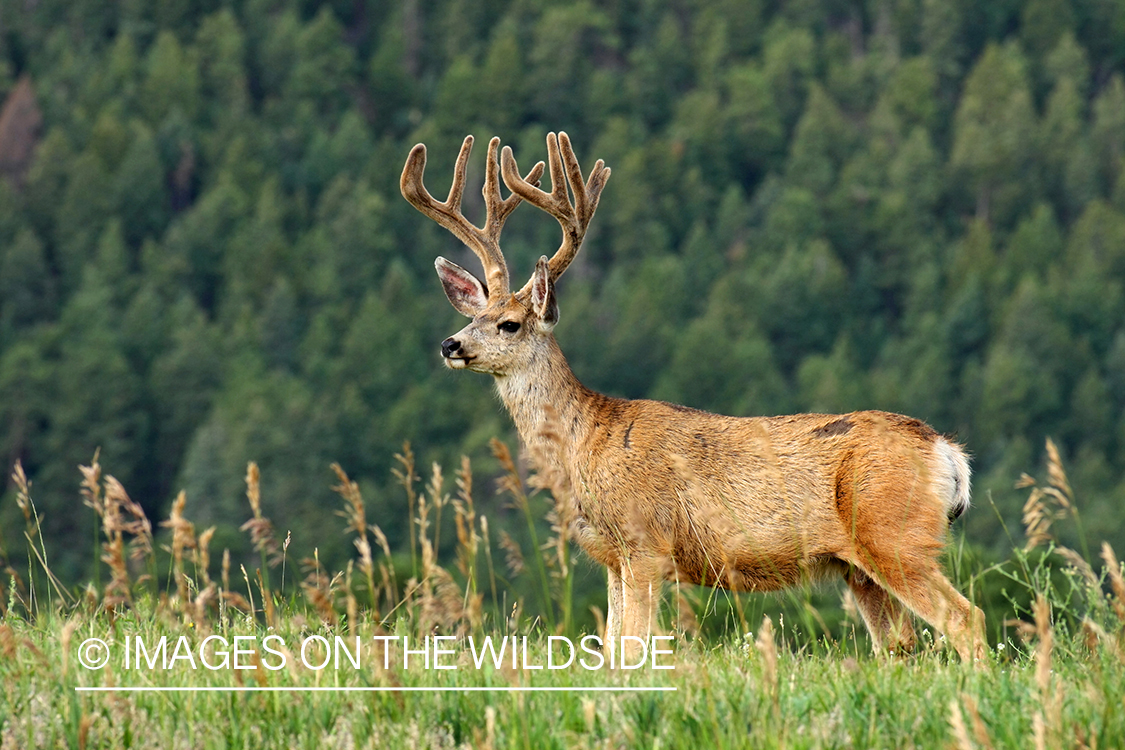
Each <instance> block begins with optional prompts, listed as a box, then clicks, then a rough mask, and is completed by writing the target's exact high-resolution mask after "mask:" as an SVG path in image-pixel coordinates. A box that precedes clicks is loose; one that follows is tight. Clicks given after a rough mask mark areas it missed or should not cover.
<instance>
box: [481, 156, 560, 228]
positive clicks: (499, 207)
mask: <svg viewBox="0 0 1125 750" xmlns="http://www.w3.org/2000/svg"><path fill="white" fill-rule="evenodd" d="M499 148H500V139H499V138H493V139H492V140H491V141H489V142H488V163H487V165H486V166H485V171H484V188H483V190H482V191H481V192H482V193H483V194H484V205H485V207H486V212H487V214H488V215H487V218H486V221H485V231H487V232H488V233H489V235H490V236H492V237H493V239H494V240H495V241H496V242H499V240H500V230H501V229H503V228H504V222H505V221H507V219H508V214H510V213H512V211H514V210H515V208H516V206H518V205H519V204H520V203H522V202H523V198H521V197H520V196H519V195H518V194H516V193H512V194H511V195H509V196H508V197H507V198H505V199H503V200H501V198H500V170H499V162H498V160H497V158H496V152H497V151H498V150H499ZM543 166H544V165H543V162H538V163H537V164H536V165H535V166H534V167H532V168H531V171H530V172H528V173H527V177H525V178H523V179H524V180H525V181H526V182H528V183H529V184H531V185H538V184H539V178H540V177H542V176H543Z"/></svg>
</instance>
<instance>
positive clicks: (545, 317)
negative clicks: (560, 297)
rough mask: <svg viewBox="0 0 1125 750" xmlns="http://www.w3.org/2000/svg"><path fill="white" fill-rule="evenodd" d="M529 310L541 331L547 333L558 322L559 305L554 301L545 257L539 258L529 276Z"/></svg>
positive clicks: (552, 287)
mask: <svg viewBox="0 0 1125 750" xmlns="http://www.w3.org/2000/svg"><path fill="white" fill-rule="evenodd" d="M531 309H532V310H533V311H534V312H535V315H536V317H538V318H539V325H540V326H541V327H542V328H543V330H546V331H549V330H551V329H552V328H554V327H555V324H556V323H558V322H559V304H558V302H556V301H555V285H554V284H552V283H551V271H550V267H549V266H548V264H547V256H546V255H544V256H542V257H540V258H539V262H538V263H536V264H535V273H534V274H532V276H531Z"/></svg>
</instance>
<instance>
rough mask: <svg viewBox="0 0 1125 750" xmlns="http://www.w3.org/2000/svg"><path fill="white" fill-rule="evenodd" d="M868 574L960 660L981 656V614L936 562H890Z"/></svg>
mask: <svg viewBox="0 0 1125 750" xmlns="http://www.w3.org/2000/svg"><path fill="white" fill-rule="evenodd" d="M868 575H869V576H871V577H873V578H875V579H876V580H877V581H878V582H879V584H880V585H881V586H882V587H883V588H885V589H887V590H888V591H890V592H891V593H892V594H894V595H895V596H896V597H897V598H898V600H899V601H900V602H902V604H904V605H906V606H907V607H908V608H909V609H910V610H911V611H913V612H914V614H916V615H918V616H919V617H921V618H922V619H923V620H925V621H926V622H928V623H929V624H930V625H931V626H933V627H934V628H935V629H937V630H939V631H941V632H942V633H944V634H945V635H946V637H947V638H948V639H949V642H950V644H951V645H952V646H953V647H954V648H955V649H957V653H958V654H960V656H961V660H962V661H964V662H967V663H970V664H971V663H973V662H974V661H980V660H983V659H984V657H985V639H984V613H983V612H981V611H980V609H979V608H977V607H974V606H973V605H972V604H970V603H969V600H968V599H966V598H965V597H964V596H963V595H962V594H961V592H960V591H958V590H957V589H956V588H955V587H954V586H953V584H952V583H951V582H950V581H949V579H948V578H946V577H945V574H943V573H942V572H941V569H940V568H939V567H938V565H937V562H936V561H927V562H926V563H925V564H920V565H915V566H909V567H908V566H906V565H902V564H896V563H891V564H889V565H884V566H880V569H878V570H875V571H868Z"/></svg>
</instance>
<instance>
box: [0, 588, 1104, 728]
mask: <svg viewBox="0 0 1125 750" xmlns="http://www.w3.org/2000/svg"><path fill="white" fill-rule="evenodd" d="M146 610H147V607H145V606H144V605H138V611H137V613H135V614H129V615H126V616H124V617H121V618H117V619H116V621H115V622H113V623H112V624H111V623H110V620H109V618H108V617H107V616H105V615H95V616H89V615H81V614H77V613H76V614H74V615H73V617H72V619H69V620H64V619H62V618H60V617H45V618H42V619H41V621H39V622H37V623H30V622H27V621H25V620H23V619H21V618H14V617H9V618H7V619H6V620H5V622H4V623H3V625H0V652H2V654H3V658H2V659H0V683H2V685H3V689H2V690H0V716H2V717H6V718H4V719H0V725H2V727H3V729H2V730H0V744H2V745H3V746H4V747H37V748H50V747H88V748H95V747H98V748H101V747H105V748H114V747H136V748H148V747H153V748H177V747H198V748H230V747H278V748H281V747H285V748H310V750H311V749H312V748H316V749H317V750H321V749H322V748H326V747H327V748H335V747H343V748H350V747H360V748H362V747H372V748H377V747H409V746H417V747H460V746H471V747H493V748H554V747H558V748H565V747H603V746H604V747H665V748H668V747H702V746H706V747H732V748H741V747H747V748H750V747H753V748H766V747H790V748H799V747H809V748H846V747H855V748H905V747H948V746H951V745H952V746H957V744H956V743H957V737H956V736H955V733H954V729H953V725H952V724H951V718H952V716H953V711H954V710H956V711H959V712H961V716H962V721H963V722H964V724H965V726H966V727H967V729H966V731H967V736H968V738H969V741H970V742H971V743H972V744H970V745H968V747H986V746H993V747H1013V748H1016V747H1019V748H1024V747H1035V742H1034V736H1035V730H1034V717H1035V715H1036V714H1037V713H1039V714H1041V715H1042V716H1044V717H1045V722H1046V724H1045V726H1046V732H1045V742H1046V745H1045V746H1046V747H1062V746H1066V747H1081V746H1083V745H1082V744H1080V743H1081V742H1085V746H1088V747H1115V746H1120V744H1121V742H1122V741H1123V739H1125V711H1123V709H1122V705H1123V700H1125V668H1123V665H1122V663H1121V661H1120V659H1119V657H1118V656H1117V655H1116V654H1115V653H1114V647H1112V646H1107V647H1105V648H1095V649H1093V650H1088V649H1087V648H1086V647H1085V646H1084V645H1082V644H1080V643H1078V642H1077V640H1074V641H1073V642H1072V641H1071V640H1068V639H1060V640H1059V641H1058V642H1057V643H1056V644H1055V646H1054V649H1053V654H1052V661H1051V670H1052V671H1051V673H1050V675H1049V683H1048V689H1047V691H1046V692H1044V691H1043V690H1042V689H1041V683H1040V682H1039V680H1041V679H1042V677H1041V676H1039V675H1037V669H1036V668H1037V661H1036V659H1035V658H1032V657H1031V656H1030V655H1029V654H1028V653H1025V652H1023V651H1022V650H1020V649H1019V648H1017V647H1015V646H1013V645H1008V646H1006V647H1005V649H1003V650H1001V651H997V652H994V653H993V654H992V655H991V657H990V662H989V663H988V664H987V665H984V668H982V669H973V668H969V667H966V666H964V665H962V664H960V663H958V662H957V660H956V658H955V657H950V656H949V654H948V653H947V652H946V651H945V650H942V649H923V651H922V652H921V653H919V654H915V655H913V656H909V657H904V658H903V657H875V656H870V655H868V654H867V653H865V652H862V651H861V650H860V647H859V646H858V645H857V644H855V643H851V644H846V643H838V644H834V645H832V646H830V647H827V648H825V649H822V651H821V652H820V653H811V652H810V651H809V650H808V649H798V650H797V651H794V650H792V649H791V648H790V647H789V646H792V644H786V643H785V642H784V640H783V638H784V636H785V633H784V632H779V633H778V637H779V640H781V641H782V642H781V643H780V644H779V645H780V647H779V648H778V650H777V652H776V653H777V661H776V671H774V670H773V668H772V667H771V666H770V659H769V656H768V654H767V653H765V652H766V650H768V645H765V644H762V643H761V640H762V639H761V634H760V633H759V634H758V635H759V638H758V640H759V644H758V645H754V644H753V643H752V639H749V638H747V639H744V640H743V642H741V643H738V642H730V641H728V642H724V643H719V644H707V643H703V642H694V643H685V642H680V643H677V645H676V653H675V655H674V657H673V658H672V660H671V662H672V663H674V664H675V667H676V668H675V669H674V670H670V671H660V672H658V671H652V670H649V669H640V670H637V671H635V672H632V673H628V674H625V673H621V672H612V673H611V672H608V671H605V670H603V671H598V672H588V671H586V670H583V669H568V670H561V671H559V672H554V673H550V674H547V673H546V672H545V670H544V671H539V672H535V673H532V672H530V671H527V672H524V671H522V670H516V671H511V670H501V671H496V670H494V669H491V668H488V667H486V668H485V669H483V670H481V671H477V670H476V669H474V668H473V664H472V663H471V661H469V660H468V659H467V658H466V659H463V660H462V661H461V664H460V667H461V668H460V669H457V670H449V671H440V672H439V671H433V670H429V671H427V670H425V669H421V668H414V667H413V666H412V668H411V669H409V670H404V669H402V667H401V663H396V662H397V659H395V660H393V661H392V667H391V669H389V670H384V669H383V668H382V656H381V652H379V651H378V650H377V647H376V646H375V645H374V643H373V642H368V643H367V644H366V645H365V646H364V653H363V654H362V655H361V657H362V660H361V668H360V669H359V670H355V669H353V668H352V667H351V665H350V663H347V662H345V663H344V664H342V667H344V668H342V669H340V670H336V669H333V668H332V666H331V665H329V667H328V668H326V669H325V670H323V671H320V672H317V671H313V670H310V669H306V668H303V667H294V668H292V669H289V668H286V669H283V670H281V671H278V672H268V673H267V672H265V670H262V669H259V670H257V671H241V672H236V671H234V670H231V669H227V670H219V671H214V672H212V671H209V670H206V669H203V668H202V667H201V668H199V669H197V670H191V669H190V668H186V667H185V665H184V664H182V663H181V664H179V665H177V666H176V667H175V668H173V669H171V670H168V671H164V670H162V669H159V668H157V669H155V670H149V669H148V668H147V666H146V667H142V668H141V669H140V670H132V671H126V670H124V669H123V668H122V662H121V660H120V650H119V649H120V644H121V643H122V642H123V639H124V637H125V636H126V635H129V636H131V637H136V636H138V635H139V636H141V637H142V638H146V639H148V640H150V641H156V640H157V639H158V638H159V636H161V635H167V636H169V637H170V640H174V639H175V638H176V637H178V636H179V635H181V634H183V635H186V636H187V638H188V639H189V641H192V642H195V643H198V642H199V641H200V640H201V635H202V634H200V633H199V632H196V631H195V629H194V628H192V627H185V626H183V625H181V624H178V623H176V622H174V621H169V620H167V619H164V618H161V617H158V616H153V615H152V614H151V613H149V612H147V611H146ZM302 619H303V618H300V617H291V618H288V619H286V621H285V623H284V625H283V627H282V628H281V629H280V630H278V631H268V630H266V629H265V628H262V627H260V626H254V625H249V624H247V623H246V622H240V623H237V624H236V625H234V626H232V627H231V628H229V629H227V630H226V631H225V632H226V634H227V635H228V636H232V635H233V634H235V633H241V634H256V635H258V636H259V637H264V635H266V634H267V633H269V632H277V633H279V634H281V635H282V636H283V637H284V638H285V639H286V641H287V642H293V643H296V642H299V641H300V636H301V635H303V634H306V633H309V632H320V633H323V634H327V635H329V638H331V635H332V633H333V632H338V633H343V634H346V631H347V629H346V628H343V629H340V630H336V631H332V630H330V629H326V628H322V627H318V628H316V629H315V630H314V631H306V630H304V629H303V628H302V627H301V624H302ZM68 623H71V625H68ZM71 628H73V632H71V633H70V634H69V635H64V630H70V629H71ZM357 630H358V631H360V632H361V633H363V632H364V631H366V632H368V633H370V632H373V631H372V630H368V629H367V628H365V627H362V626H361V627H359V628H357ZM89 637H100V638H103V639H105V640H106V641H108V642H110V643H111V644H112V645H113V646H114V647H115V648H116V649H118V650H117V651H115V655H114V658H112V659H111V662H110V666H109V667H107V668H105V669H102V670H98V671H91V670H87V669H84V668H82V667H81V665H80V664H79V663H78V661H77V658H76V652H77V646H78V644H79V643H81V641H83V640H84V639H85V638H89ZM364 640H367V638H366V637H364ZM543 645H544V644H543V638H542V637H541V636H540V637H538V638H537V639H535V640H534V649H535V650H534V651H533V653H541V651H542V648H543ZM454 647H455V648H456V646H454ZM262 655H263V657H264V658H266V659H272V658H273V657H272V656H271V655H269V654H266V653H263V654H262ZM466 655H467V654H466ZM274 663H276V662H274ZM259 678H260V679H261V681H262V684H265V685H269V686H285V687H290V686H305V687H311V686H318V687H333V686H353V687H360V686H362V687H370V686H380V687H425V688H433V687H440V686H459V687H463V686H493V687H495V686H556V687H603V686H622V687H630V686H666V687H674V688H676V691H675V692H667V693H583V692H551V693H479V692H472V693H439V692H410V693H394V692H388V693H372V692H360V693H347V692H324V693H301V692H277V693H218V692H217V693H190V694H185V693H156V692H143V693H96V694H91V693H79V692H77V691H75V688H76V687H80V686H124V685H130V686H145V687H152V686H162V687H182V686H195V687H203V686H206V687H238V686H256V685H258V684H259V683H258V681H257V679H259ZM1055 699H1057V700H1059V702H1060V703H1059V705H1058V706H1057V707H1054V706H1053V704H1052V701H1054V700H1055ZM953 705H955V706H956V709H954V708H953V707H952V706H953ZM970 705H972V706H973V708H970V707H969V706H970ZM974 710H975V711H976V715H977V716H979V719H978V721H979V722H980V726H981V727H983V729H982V730H978V731H979V732H981V736H980V738H976V737H974V729H973V727H974V714H973V713H972V711H974ZM986 742H987V743H988V744H985V743H986Z"/></svg>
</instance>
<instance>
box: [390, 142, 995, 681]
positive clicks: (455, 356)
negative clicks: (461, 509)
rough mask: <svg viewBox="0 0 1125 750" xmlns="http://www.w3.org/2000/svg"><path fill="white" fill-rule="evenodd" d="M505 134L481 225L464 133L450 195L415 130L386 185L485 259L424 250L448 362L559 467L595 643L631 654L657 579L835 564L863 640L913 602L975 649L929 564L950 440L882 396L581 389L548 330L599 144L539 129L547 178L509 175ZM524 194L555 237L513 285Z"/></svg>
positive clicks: (792, 572) (955, 447) (804, 574)
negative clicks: (756, 409)
mask: <svg viewBox="0 0 1125 750" xmlns="http://www.w3.org/2000/svg"><path fill="white" fill-rule="evenodd" d="M499 143H500V139H499V138H493V139H492V140H491V141H490V143H489V145H488V154H487V160H486V164H485V179H484V186H483V191H482V192H483V196H484V204H485V219H484V224H483V226H480V227H478V226H477V225H475V224H473V223H471V222H470V221H469V220H468V219H467V218H466V217H465V216H464V214H463V213H462V210H461V199H462V195H463V193H464V189H465V180H466V169H467V165H468V162H469V154H470V152H471V150H472V146H473V137H472V136H471V135H470V136H468V137H466V138H465V140H464V142H463V144H462V146H461V150H460V153H459V155H458V157H457V161H456V164H455V167H454V171H453V182H452V185H451V187H450V190H449V194H448V197H447V198H446V200H445V201H438V200H437V199H435V198H434V197H433V196H432V195H431V194H430V193H429V191H428V190H427V189H426V187H425V186H424V184H423V176H424V171H425V166H426V146H425V145H424V144H421V143H419V144H418V145H416V146H414V148H413V149H412V150H411V151H410V153H409V156H408V157H407V160H406V164H405V166H404V168H403V172H402V178H401V181H400V187H401V191H402V195H403V196H404V197H405V198H406V200H407V201H409V202H410V203H411V204H412V205H413V206H414V207H415V208H417V209H418V210H419V211H421V212H422V213H423V214H425V215H426V216H427V217H429V218H430V219H432V220H433V221H435V222H437V223H438V224H439V225H440V226H442V227H444V228H445V229H447V230H448V231H450V232H451V233H452V234H453V235H454V236H455V237H456V238H457V239H458V240H460V241H461V242H462V243H464V244H465V245H466V246H467V247H468V248H469V249H470V250H471V251H472V252H473V254H474V255H476V257H477V258H478V259H479V260H480V263H481V265H482V266H483V270H484V278H483V280H482V279H480V278H478V277H477V276H475V275H474V274H473V273H471V272H470V271H468V270H466V269H464V268H462V267H461V266H459V265H457V264H456V263H453V262H452V261H450V260H447V259H445V258H443V257H438V258H437V259H436V261H435V264H434V265H435V268H436V270H437V274H438V277H439V279H440V280H441V284H442V287H443V289H444V291H445V294H446V296H447V297H448V299H449V302H450V303H451V304H452V305H453V308H454V309H455V310H456V311H457V312H459V313H460V314H462V315H464V316H465V317H467V318H470V319H471V322H470V323H469V324H468V325H467V326H465V327H464V328H463V329H461V330H460V331H458V332H457V333H455V334H453V335H452V336H450V337H448V338H446V339H445V340H444V341H442V342H441V357H442V361H443V362H444V364H445V366H446V367H448V368H450V369H452V370H468V371H472V372H477V373H484V374H487V375H491V376H492V379H493V383H494V384H495V388H496V391H497V393H498V395H499V398H500V400H501V401H502V403H503V404H504V406H505V407H506V409H507V411H508V412H509V414H510V416H511V418H512V420H513V422H514V423H515V427H516V431H517V433H518V435H519V438H520V441H521V444H522V445H523V447H524V450H525V454H526V455H530V456H532V457H533V458H532V460H533V463H534V468H535V469H536V470H537V471H540V472H544V471H546V472H552V473H554V474H555V475H558V476H561V477H563V478H564V479H565V486H567V487H569V488H570V492H569V494H570V495H571V497H570V498H569V501H568V502H570V503H571V504H572V514H571V515H572V528H573V533H574V537H573V538H574V540H575V541H576V542H577V544H578V545H579V546H580V547H581V549H582V550H584V551H585V553H586V554H588V555H589V556H590V557H591V558H593V559H594V560H595V561H597V562H598V563H600V564H601V565H603V566H605V568H606V571H607V573H606V577H607V584H608V608H607V614H606V619H605V631H604V632H605V635H606V638H607V641H608V643H609V644H615V643H621V644H622V646H621V651H622V653H623V654H628V653H630V652H631V651H634V650H635V649H636V648H639V647H636V646H632V645H631V644H633V642H634V641H633V640H630V641H629V642H628V643H626V642H625V641H626V640H628V639H625V638H624V637H625V636H633V637H634V639H635V640H636V641H640V640H642V639H646V638H648V637H649V636H650V635H651V634H652V633H654V632H658V625H657V622H656V612H657V607H658V603H659V596H660V589H661V586H662V585H663V583H664V582H665V581H668V580H671V581H675V582H677V583H688V584H700V585H705V586H715V587H720V588H723V589H728V590H731V591H755V592H757V591H779V590H783V589H786V588H789V587H792V586H795V585H798V584H801V583H802V582H804V581H812V582H815V581H819V580H823V579H833V578H835V579H838V578H840V577H842V578H843V580H844V581H845V583H846V586H847V589H848V590H850V592H851V594H852V595H853V597H854V601H855V604H856V607H857V609H858V611H859V613H860V615H861V617H862V619H863V621H864V624H865V625H866V628H867V630H868V632H869V634H870V637H871V642H872V645H873V647H874V649H875V650H876V651H880V652H884V653H886V652H890V653H896V652H898V653H902V652H908V651H910V650H912V649H913V647H914V645H915V640H916V639H915V632H914V627H913V626H912V624H911V621H910V617H909V613H913V614H914V615H916V616H917V617H918V618H920V619H921V620H923V621H925V622H927V623H929V624H930V625H931V626H933V627H934V628H935V629H936V630H937V631H939V632H941V633H943V634H945V636H946V638H947V640H948V641H949V643H950V644H951V645H952V646H953V647H954V648H955V649H956V650H957V652H958V654H959V656H960V658H961V659H962V661H964V662H971V661H974V660H975V661H982V660H983V659H984V656H985V639H984V614H983V613H982V612H981V610H980V609H979V608H977V607H975V606H973V605H972V604H971V603H970V602H969V601H968V600H967V599H966V598H965V596H964V595H962V594H961V592H960V591H958V590H957V588H956V587H955V586H954V585H953V583H952V582H951V581H950V580H949V579H948V578H947V577H946V576H945V574H944V573H943V571H942V567H941V563H940V556H941V554H942V552H943V549H944V547H945V544H946V536H947V533H948V529H949V527H950V525H951V524H952V523H953V521H954V520H955V519H957V518H958V517H959V516H960V515H961V514H962V513H964V512H965V511H966V510H967V509H968V507H969V503H970V468H969V459H968V456H967V454H966V452H965V450H964V448H963V447H962V446H961V445H959V444H957V443H956V442H955V441H954V440H953V439H952V438H949V437H947V436H944V435H941V434H939V433H938V432H937V431H935V430H934V429H933V428H931V427H930V426H929V425H927V424H926V423H924V422H922V421H920V420H917V419H913V418H910V417H906V416H903V415H899V414H892V413H888V412H882V411H855V412H852V413H849V414H835V415H832V414H794V415H789V416H764V417H758V416H751V417H731V416H721V415H717V414H711V413H707V412H704V411H700V410H696V409H692V408H688V407H685V406H679V405H676V404H670V403H664V402H661V401H655V400H648V399H635V400H629V399H623V398H615V397H611V396H607V395H603V394H601V393H597V392H595V391H593V390H591V389H589V388H587V387H585V386H584V385H582V383H581V382H580V381H579V380H578V378H577V377H576V376H575V374H574V373H573V372H572V370H571V368H570V366H569V365H568V363H567V360H566V357H565V356H564V355H563V352H562V350H561V349H560V347H559V344H558V343H557V341H556V339H555V336H554V333H553V330H554V328H555V326H556V324H557V323H558V322H559V306H558V302H557V300H556V296H555V290H556V284H557V283H558V281H559V278H560V277H561V276H562V275H563V273H564V272H565V271H566V270H567V267H568V266H569V265H570V264H571V262H572V261H573V260H574V258H575V256H576V255H577V253H578V251H579V249H580V248H581V246H582V242H583V238H584V237H585V235H586V231H587V228H588V227H589V224H590V221H591V219H592V218H593V216H594V212H595V210H596V209H597V207H598V201H599V198H600V196H601V193H602V189H603V188H604V187H605V185H606V182H607V181H608V179H609V176H610V169H609V168H608V167H606V166H605V163H604V162H603V161H602V160H600V159H599V160H598V161H597V162H596V163H595V164H594V166H593V168H592V169H591V171H590V172H589V175H588V177H586V178H585V179H583V173H582V169H581V168H580V166H579V163H578V159H577V157H576V156H575V153H574V149H573V147H572V145H571V142H570V138H569V137H568V136H567V134H566V133H563V132H560V133H558V134H557V135H556V134H555V133H550V134H548V136H547V162H548V163H547V169H548V173H549V175H550V180H551V190H550V192H547V191H545V190H543V189H541V188H540V178H541V177H542V176H543V172H544V164H543V162H542V161H540V162H538V163H537V164H536V165H535V166H534V167H532V169H531V170H530V171H529V172H528V173H527V174H526V175H524V176H521V174H520V169H519V167H518V165H517V163H516V160H515V157H514V156H513V154H512V150H511V148H510V147H508V146H505V147H504V149H503V151H502V152H501V154H500V158H499V159H498V158H497V150H498V148H499ZM501 176H502V177H503V180H504V183H505V185H506V187H507V189H508V191H509V193H510V194H509V196H508V197H507V198H502V197H501V191H500V178H501ZM568 188H569V190H568ZM571 196H573V199H572V198H571ZM523 201H526V202H527V203H530V204H531V205H533V206H535V207H536V208H539V209H541V210H542V211H544V212H546V213H547V214H549V215H550V216H552V217H554V218H555V219H556V220H557V221H558V223H559V225H560V227H561V229H562V241H561V244H560V245H559V247H558V249H557V250H556V251H555V253H554V254H553V255H552V256H551V257H550V258H548V257H547V256H546V255H543V256H542V257H540V258H539V260H538V262H537V263H536V265H535V269H534V271H533V272H532V274H531V278H530V279H529V280H528V281H527V282H526V283H525V284H524V285H523V286H522V287H521V288H520V289H519V290H518V291H516V292H514V293H513V292H512V290H511V287H510V275H509V270H508V266H507V263H506V261H505V259H504V255H503V253H502V252H501V250H500V234H501V231H502V229H503V227H504V223H505V221H506V219H507V218H508V216H510V215H511V213H512V211H513V210H514V209H515V208H516V207H517V206H518V205H519V204H520V203H521V202H523ZM612 648H613V646H612V645H611V646H609V649H610V654H611V659H612Z"/></svg>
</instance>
